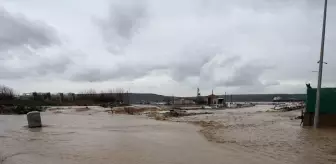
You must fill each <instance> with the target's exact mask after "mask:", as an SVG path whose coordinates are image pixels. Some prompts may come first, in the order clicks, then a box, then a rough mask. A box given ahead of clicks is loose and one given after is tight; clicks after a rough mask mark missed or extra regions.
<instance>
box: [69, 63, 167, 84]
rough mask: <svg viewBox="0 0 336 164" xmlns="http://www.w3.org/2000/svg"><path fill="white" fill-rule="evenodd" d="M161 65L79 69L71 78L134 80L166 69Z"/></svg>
mask: <svg viewBox="0 0 336 164" xmlns="http://www.w3.org/2000/svg"><path fill="white" fill-rule="evenodd" d="M164 68H165V67H164V66H160V65H146V64H130V63H129V64H122V65H118V66H117V68H116V69H99V68H89V69H84V70H83V71H79V72H77V73H75V74H73V76H72V77H71V78H70V79H71V80H73V81H91V82H100V81H108V80H112V79H113V80H118V79H123V80H133V79H136V78H140V77H143V76H145V75H147V74H149V73H150V72H151V71H154V70H160V69H164Z"/></svg>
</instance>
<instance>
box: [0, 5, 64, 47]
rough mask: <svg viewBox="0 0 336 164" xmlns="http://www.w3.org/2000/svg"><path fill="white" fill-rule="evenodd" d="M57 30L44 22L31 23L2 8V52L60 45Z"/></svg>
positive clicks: (0, 18)
mask: <svg viewBox="0 0 336 164" xmlns="http://www.w3.org/2000/svg"><path fill="white" fill-rule="evenodd" d="M58 43H60V41H59V40H58V38H57V36H56V32H55V30H53V28H51V27H49V26H47V25H46V24H44V23H42V22H37V21H30V20H28V19H26V18H25V17H23V16H21V15H15V14H12V13H9V12H8V11H6V10H5V9H4V8H1V7H0V51H8V50H11V49H17V48H24V47H30V48H32V49H37V48H41V47H48V46H52V45H54V44H58Z"/></svg>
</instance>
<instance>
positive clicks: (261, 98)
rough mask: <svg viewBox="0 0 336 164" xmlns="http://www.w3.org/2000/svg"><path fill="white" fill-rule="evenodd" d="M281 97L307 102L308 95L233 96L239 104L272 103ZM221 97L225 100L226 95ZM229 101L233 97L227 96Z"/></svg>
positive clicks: (233, 99)
mask: <svg viewBox="0 0 336 164" xmlns="http://www.w3.org/2000/svg"><path fill="white" fill-rule="evenodd" d="M277 96H280V97H281V98H282V99H285V100H288V99H297V100H305V99H306V94H244V95H232V101H238V102H244V101H247V102H251V101H255V102H270V101H272V100H273V98H274V97H277ZM219 97H223V98H225V95H220V96H219ZM226 99H227V101H231V95H226Z"/></svg>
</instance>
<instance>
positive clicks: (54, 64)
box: [0, 56, 73, 79]
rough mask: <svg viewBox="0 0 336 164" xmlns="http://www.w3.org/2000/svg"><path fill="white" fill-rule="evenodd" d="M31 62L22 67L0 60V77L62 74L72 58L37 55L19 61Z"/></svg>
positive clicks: (15, 77) (16, 77)
mask: <svg viewBox="0 0 336 164" xmlns="http://www.w3.org/2000/svg"><path fill="white" fill-rule="evenodd" d="M25 61H27V62H32V63H33V64H30V65H29V66H26V67H24V68H16V67H10V66H8V64H5V62H4V61H3V62H0V64H1V66H0V79H23V78H30V77H43V76H47V75H55V74H62V73H64V72H65V71H67V69H68V68H69V66H70V64H72V63H73V62H72V60H71V59H70V58H69V57H67V56H57V57H56V58H55V57H51V58H49V57H39V56H35V57H34V59H28V60H23V61H21V62H25Z"/></svg>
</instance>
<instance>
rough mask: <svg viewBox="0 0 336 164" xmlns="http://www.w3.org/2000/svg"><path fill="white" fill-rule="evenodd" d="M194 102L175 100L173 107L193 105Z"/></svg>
mask: <svg viewBox="0 0 336 164" xmlns="http://www.w3.org/2000/svg"><path fill="white" fill-rule="evenodd" d="M193 104H195V102H194V101H193V100H189V99H175V100H174V105H193Z"/></svg>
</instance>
